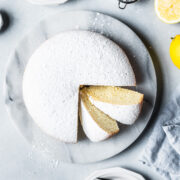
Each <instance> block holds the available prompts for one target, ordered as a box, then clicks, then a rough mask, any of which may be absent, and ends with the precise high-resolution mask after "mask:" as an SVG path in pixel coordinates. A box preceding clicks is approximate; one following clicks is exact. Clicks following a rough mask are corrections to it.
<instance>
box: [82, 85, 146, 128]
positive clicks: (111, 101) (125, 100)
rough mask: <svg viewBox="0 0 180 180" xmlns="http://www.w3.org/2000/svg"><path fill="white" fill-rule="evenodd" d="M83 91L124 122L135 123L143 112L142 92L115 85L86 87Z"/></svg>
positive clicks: (96, 104) (101, 107)
mask: <svg viewBox="0 0 180 180" xmlns="http://www.w3.org/2000/svg"><path fill="white" fill-rule="evenodd" d="M83 92H84V93H85V94H86V95H87V96H88V98H89V100H90V102H91V103H92V104H93V105H94V106H96V107H97V108H98V109H100V110H101V111H102V112H104V113H105V114H107V115H108V116H110V117H111V118H112V119H114V120H117V121H118V122H120V123H122V124H127V125H131V124H133V123H134V122H135V121H136V119H137V118H138V116H139V114H140V112H141V108H142V103H143V97H144V95H143V94H141V93H138V92H135V91H132V90H129V89H124V88H120V87H113V86H90V87H84V88H83Z"/></svg>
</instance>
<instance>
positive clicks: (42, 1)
mask: <svg viewBox="0 0 180 180" xmlns="http://www.w3.org/2000/svg"><path fill="white" fill-rule="evenodd" d="M27 1H29V2H30V3H33V4H37V5H56V4H62V3H65V2H66V1H68V0H27Z"/></svg>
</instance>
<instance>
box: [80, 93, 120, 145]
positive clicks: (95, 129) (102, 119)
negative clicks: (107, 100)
mask: <svg viewBox="0 0 180 180" xmlns="http://www.w3.org/2000/svg"><path fill="white" fill-rule="evenodd" d="M79 116H80V121H81V125H82V127H83V130H84V132H85V134H86V136H87V137H88V138H89V139H90V140H91V141H93V142H99V141H103V140H105V139H107V138H109V137H111V136H112V135H114V134H116V133H118V132H119V128H118V124H117V122H116V121H115V120H113V119H112V118H110V117H109V116H108V115H106V114H104V113H103V112H102V111H100V110H99V109H98V108H96V107H95V106H94V105H93V104H92V103H91V102H90V100H89V99H88V96H87V95H86V94H85V93H84V92H83V90H82V91H80V110H79Z"/></svg>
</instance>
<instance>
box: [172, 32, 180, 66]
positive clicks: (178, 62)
mask: <svg viewBox="0 0 180 180" xmlns="http://www.w3.org/2000/svg"><path fill="white" fill-rule="evenodd" d="M169 50H170V56H171V59H172V61H173V63H174V64H175V66H176V67H177V68H179V69H180V35H177V36H176V37H175V38H173V40H172V42H171V45H170V49H169Z"/></svg>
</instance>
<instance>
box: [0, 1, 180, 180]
mask: <svg viewBox="0 0 180 180" xmlns="http://www.w3.org/2000/svg"><path fill="white" fill-rule="evenodd" d="M153 3H154V1H153V0H141V1H139V2H137V3H135V4H133V5H129V6H128V7H127V9H126V10H125V11H120V10H119V9H118V8H117V1H116V0H114V1H112V0H107V1H103V0H90V1H89V0H70V1H69V2H68V3H67V4H65V5H63V6H57V7H39V6H35V5H31V4H29V3H27V2H26V1H25V0H24V1H23V0H2V1H0V7H1V8H2V9H4V10H6V11H8V12H9V14H10V15H11V24H10V27H9V29H8V30H7V31H6V32H4V33H3V34H0V39H1V41H0V49H1V53H0V72H1V76H0V87H1V89H3V83H4V76H5V67H6V64H7V59H8V57H9V54H10V53H11V52H12V50H13V49H14V47H16V45H17V43H18V41H19V40H20V39H21V38H22V37H23V36H24V35H25V34H26V33H27V32H28V31H30V29H32V27H33V26H34V25H36V24H37V23H38V22H39V20H41V19H42V18H45V17H47V16H49V15H50V14H53V13H55V12H59V11H65V10H72V9H89V10H96V11H100V12H104V13H106V14H110V15H112V16H114V17H116V18H118V19H120V20H122V21H123V22H125V23H126V24H127V25H129V26H130V27H131V28H132V29H133V30H134V31H135V32H136V33H137V34H138V35H139V36H140V37H141V39H142V40H143V42H144V43H145V44H146V46H147V48H148V49H149V51H150V53H151V56H152V57H153V60H154V63H155V66H156V70H157V73H158V80H159V90H160V92H161V93H160V94H159V99H158V102H159V105H160V106H159V107H157V113H158V111H159V108H161V107H162V106H163V105H165V104H166V103H167V101H168V97H169V94H170V93H173V90H174V88H175V87H176V86H177V85H178V83H179V80H180V70H178V69H177V68H175V67H174V65H173V64H172V62H171V60H170V57H169V44H170V41H171V40H170V37H172V36H174V35H176V34H178V33H179V27H180V25H179V24H176V25H166V24H164V23H162V22H161V21H159V19H158V18H157V17H156V15H155V12H154V6H153ZM3 101H4V99H3V96H2V91H1V98H0V114H1V118H0V121H1V126H0V167H1V168H0V179H18V180H21V179H35V180H36V179H63V180H66V179H67V180H69V179H78V180H80V179H84V178H85V177H86V176H87V175H88V174H89V173H91V172H92V171H94V170H96V169H101V168H105V167H113V166H122V167H126V168H129V169H132V170H135V171H137V172H139V173H142V174H143V175H144V176H145V177H146V178H147V179H152V180H158V179H162V178H161V177H159V176H158V174H156V173H155V172H154V171H153V170H152V169H149V168H147V167H145V166H143V165H142V164H141V163H140V162H138V156H140V153H141V150H142V149H143V147H144V145H145V144H146V141H147V139H148V137H149V134H150V132H151V128H152V124H153V122H154V121H155V120H156V117H155V116H154V117H153V118H152V120H151V123H150V124H149V125H148V127H147V128H146V130H145V131H144V133H143V134H142V135H141V137H140V138H139V139H138V140H137V141H136V142H135V143H134V144H133V145H132V146H130V147H129V148H128V149H127V150H126V151H124V152H122V153H121V154H119V155H117V156H115V157H113V158H111V159H108V160H106V161H102V162H99V163H95V164H87V165H82V164H81V165H77V164H66V163H59V162H58V161H54V160H51V159H48V158H47V157H46V156H42V155H41V154H40V153H38V152H36V151H34V149H33V148H32V147H31V146H30V145H29V144H28V143H27V142H26V141H25V140H24V138H23V137H22V135H21V134H20V133H18V131H17V130H16V128H15V126H14V125H13V123H12V121H10V119H9V117H8V115H7V112H6V110H5V107H4V102H3Z"/></svg>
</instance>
